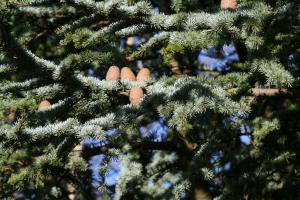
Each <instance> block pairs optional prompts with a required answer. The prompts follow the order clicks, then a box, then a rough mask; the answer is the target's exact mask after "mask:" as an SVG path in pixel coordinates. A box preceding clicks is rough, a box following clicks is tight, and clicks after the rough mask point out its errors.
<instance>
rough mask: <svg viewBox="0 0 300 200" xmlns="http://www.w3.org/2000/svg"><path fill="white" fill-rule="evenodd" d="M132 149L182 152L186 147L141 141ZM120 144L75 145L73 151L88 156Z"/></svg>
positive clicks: (106, 150)
mask: <svg viewBox="0 0 300 200" xmlns="http://www.w3.org/2000/svg"><path fill="white" fill-rule="evenodd" d="M132 146H133V148H134V149H144V150H162V151H176V152H179V151H180V152H184V151H185V150H187V147H186V146H185V145H184V144H183V143H174V142H153V141H142V142H139V143H137V144H133V145H132ZM121 147H122V146H121V145H114V144H107V145H103V146H100V147H91V148H89V147H82V146H81V145H77V146H76V147H75V148H74V149H73V152H75V153H82V155H83V157H85V158H89V157H91V156H94V155H99V154H102V153H107V152H108V151H109V150H110V149H113V148H115V149H120V148H121Z"/></svg>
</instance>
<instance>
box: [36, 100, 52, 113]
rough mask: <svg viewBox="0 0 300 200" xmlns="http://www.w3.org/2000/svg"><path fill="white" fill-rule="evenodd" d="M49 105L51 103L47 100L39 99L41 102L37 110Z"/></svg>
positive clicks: (44, 108)
mask: <svg viewBox="0 0 300 200" xmlns="http://www.w3.org/2000/svg"><path fill="white" fill-rule="evenodd" d="M50 105H51V104H50V102H49V101H47V100H43V101H41V103H40V104H39V107H38V111H43V110H46V109H47V108H48V107H49V106H50Z"/></svg>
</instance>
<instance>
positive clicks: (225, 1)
mask: <svg viewBox="0 0 300 200" xmlns="http://www.w3.org/2000/svg"><path fill="white" fill-rule="evenodd" d="M236 7H237V2H236V0H221V9H222V10H226V9H230V10H235V9H236Z"/></svg>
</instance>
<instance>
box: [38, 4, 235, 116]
mask: <svg viewBox="0 0 300 200" xmlns="http://www.w3.org/2000/svg"><path fill="white" fill-rule="evenodd" d="M236 8H237V1H236V0H221V9H222V10H226V9H230V10H235V9H236ZM149 77H150V70H149V69H148V68H142V69H141V70H140V71H139V73H138V74H137V76H136V77H135V75H134V73H133V71H132V70H131V69H130V68H129V67H123V68H122V69H121V70H120V69H119V67H117V66H111V67H110V68H109V69H108V71H107V74H106V80H107V81H116V80H119V79H121V80H128V81H139V82H144V81H145V80H146V79H148V78H149ZM143 97H144V91H143V89H142V88H140V87H138V86H135V87H133V88H131V90H130V92H129V100H130V103H131V104H132V105H133V106H138V105H139V104H140V102H141V101H142V99H143ZM50 105H51V104H50V102H49V101H47V100H44V101H42V102H41V103H40V104H39V107H38V111H43V110H45V109H47V108H48V107H49V106H50Z"/></svg>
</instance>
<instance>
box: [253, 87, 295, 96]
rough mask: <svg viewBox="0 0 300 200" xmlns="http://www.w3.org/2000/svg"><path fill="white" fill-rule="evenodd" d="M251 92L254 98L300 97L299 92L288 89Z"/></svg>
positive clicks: (264, 89) (257, 89) (258, 89)
mask: <svg viewBox="0 0 300 200" xmlns="http://www.w3.org/2000/svg"><path fill="white" fill-rule="evenodd" d="M249 92H250V94H252V95H253V96H277V95H291V96H292V95H299V91H297V90H288V89H269V88H252V89H250V91H249Z"/></svg>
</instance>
